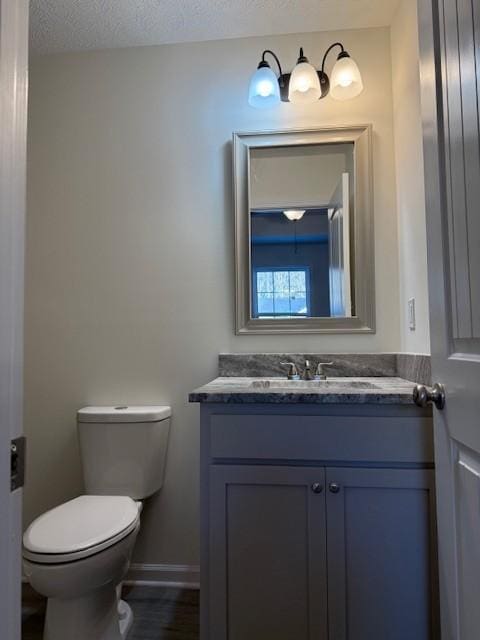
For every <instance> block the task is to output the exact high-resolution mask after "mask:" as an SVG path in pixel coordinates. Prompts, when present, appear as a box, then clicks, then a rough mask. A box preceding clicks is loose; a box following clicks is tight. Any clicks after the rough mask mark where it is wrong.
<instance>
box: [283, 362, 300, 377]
mask: <svg viewBox="0 0 480 640" xmlns="http://www.w3.org/2000/svg"><path fill="white" fill-rule="evenodd" d="M280 364H281V365H284V366H286V367H288V373H287V379H288V380H300V374H299V373H298V369H297V365H296V364H295V363H294V362H281V363H280Z"/></svg>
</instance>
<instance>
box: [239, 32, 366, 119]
mask: <svg viewBox="0 0 480 640" xmlns="http://www.w3.org/2000/svg"><path fill="white" fill-rule="evenodd" d="M335 47H340V53H339V54H338V56H337V61H336V62H335V65H334V66H333V69H332V75H331V78H329V77H328V75H327V74H326V72H325V62H326V60H327V56H328V54H329V53H330V51H331V50H332V49H334V48H335ZM267 54H269V55H271V56H272V57H273V58H274V60H275V62H276V64H277V67H278V73H279V75H278V77H277V76H276V75H275V73H274V71H273V70H272V69H271V67H270V65H269V63H268V62H267V61H266V59H265V56H266V55H267ZM362 91H363V82H362V76H361V74H360V70H359V68H358V65H357V63H356V62H355V60H353V58H351V57H350V55H349V54H348V52H347V51H346V50H345V48H344V46H343V44H342V43H341V42H334V43H333V44H332V45H330V46H329V47H328V49H327V50H326V52H325V55H324V56H323V60H322V66H321V68H320V70H317V69H315V67H314V66H313V65H311V64H310V62H309V61H308V58H307V57H306V56H305V55H304V53H303V48H301V49H300V54H299V56H298V60H297V64H296V66H295V68H294V69H293V71H292V73H283V71H282V66H281V64H280V60H279V59H278V56H277V55H276V54H275V53H274V52H273V51H271V50H270V49H266V50H265V51H264V52H263V53H262V59H261V60H260V62H259V64H258V67H257V70H256V71H255V73H254V74H253V76H252V77H251V79H250V86H249V91H248V102H249V104H250V105H251V106H252V107H256V108H258V109H262V108H269V107H274V106H277V105H278V104H280V100H282V101H283V102H292V103H294V104H309V103H313V102H316V101H317V100H321V99H322V98H325V96H326V95H328V93H330V94H331V96H332V98H334V99H335V100H350V99H351V98H355V97H356V96H358V95H359V94H360V93H361V92H362Z"/></svg>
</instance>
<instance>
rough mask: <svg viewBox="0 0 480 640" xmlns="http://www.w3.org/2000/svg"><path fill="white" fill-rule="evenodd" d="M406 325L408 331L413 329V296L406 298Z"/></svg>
mask: <svg viewBox="0 0 480 640" xmlns="http://www.w3.org/2000/svg"><path fill="white" fill-rule="evenodd" d="M408 327H409V329H410V331H415V298H410V299H409V300H408Z"/></svg>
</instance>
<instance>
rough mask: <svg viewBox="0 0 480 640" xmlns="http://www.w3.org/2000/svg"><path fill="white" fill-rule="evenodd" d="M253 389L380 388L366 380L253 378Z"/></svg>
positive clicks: (251, 385) (251, 384)
mask: <svg viewBox="0 0 480 640" xmlns="http://www.w3.org/2000/svg"><path fill="white" fill-rule="evenodd" d="M249 386H250V387H251V388H253V389H286V390H292V391H294V390H295V389H297V390H302V391H308V390H311V391H315V390H322V389H379V387H378V386H377V385H376V384H373V383H372V382H367V381H365V380H339V379H330V380H280V379H271V378H270V379H264V378H262V379H259V380H253V382H251V383H250V385H249Z"/></svg>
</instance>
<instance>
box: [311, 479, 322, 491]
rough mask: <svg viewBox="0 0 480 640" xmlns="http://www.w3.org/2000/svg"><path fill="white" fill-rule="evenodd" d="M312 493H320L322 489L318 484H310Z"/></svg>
mask: <svg viewBox="0 0 480 640" xmlns="http://www.w3.org/2000/svg"><path fill="white" fill-rule="evenodd" d="M312 491H313V493H322V491H323V487H322V485H321V484H320V483H319V482H314V483H313V484H312Z"/></svg>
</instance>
